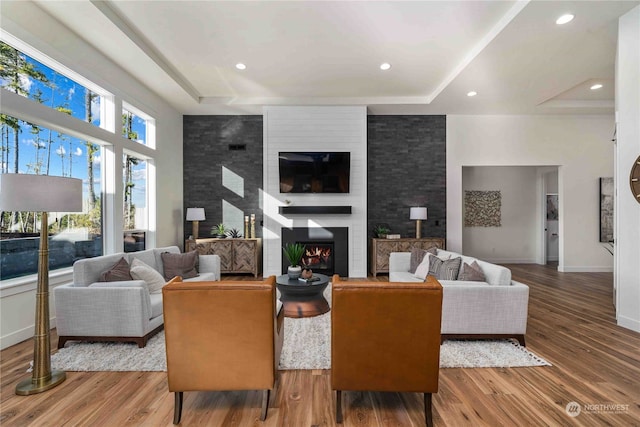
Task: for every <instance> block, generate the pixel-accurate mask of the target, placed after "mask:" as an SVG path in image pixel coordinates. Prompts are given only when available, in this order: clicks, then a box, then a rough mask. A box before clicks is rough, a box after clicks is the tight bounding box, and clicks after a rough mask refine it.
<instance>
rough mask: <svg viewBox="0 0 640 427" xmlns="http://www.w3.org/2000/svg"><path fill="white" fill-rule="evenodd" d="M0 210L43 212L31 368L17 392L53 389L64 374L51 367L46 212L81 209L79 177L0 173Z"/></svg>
mask: <svg viewBox="0 0 640 427" xmlns="http://www.w3.org/2000/svg"><path fill="white" fill-rule="evenodd" d="M0 211H3V212H42V219H41V223H40V249H39V251H38V287H37V290H36V321H35V333H34V336H33V370H32V375H31V379H26V380H23V381H20V382H19V383H18V385H16V394H19V395H22V396H27V395H30V394H36V393H42V392H43V391H47V390H49V389H52V388H53V387H55V386H57V385H58V384H60V383H61V382H63V381H64V380H65V378H66V374H65V373H64V372H63V371H52V370H51V330H50V328H49V235H48V232H47V230H48V228H49V226H48V221H47V213H48V212H79V211H82V180H80V179H75V178H63V177H57V176H48V175H27V174H17V173H6V174H2V175H0Z"/></svg>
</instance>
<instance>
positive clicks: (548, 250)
mask: <svg viewBox="0 0 640 427" xmlns="http://www.w3.org/2000/svg"><path fill="white" fill-rule="evenodd" d="M544 169H547V170H543V171H542V176H541V178H542V196H543V206H544V208H543V213H542V223H543V230H544V233H543V235H544V237H543V240H544V241H543V257H542V261H543V264H550V263H552V264H555V263H558V261H559V259H560V225H559V223H560V222H559V220H560V204H559V198H558V168H557V167H552V168H544Z"/></svg>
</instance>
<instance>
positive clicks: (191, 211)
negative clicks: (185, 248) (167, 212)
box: [187, 208, 206, 240]
mask: <svg viewBox="0 0 640 427" xmlns="http://www.w3.org/2000/svg"><path fill="white" fill-rule="evenodd" d="M205 219H206V218H205V217H204V208H187V221H192V223H191V235H192V236H193V240H196V239H197V238H198V229H199V222H200V221H204V220H205Z"/></svg>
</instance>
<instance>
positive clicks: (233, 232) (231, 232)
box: [227, 228, 242, 239]
mask: <svg viewBox="0 0 640 427" xmlns="http://www.w3.org/2000/svg"><path fill="white" fill-rule="evenodd" d="M227 236H229V237H231V238H232V239H239V238H240V237H242V234H240V230H238V229H237V228H232V229H231V230H228V231H227Z"/></svg>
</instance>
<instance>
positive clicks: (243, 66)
mask: <svg viewBox="0 0 640 427" xmlns="http://www.w3.org/2000/svg"><path fill="white" fill-rule="evenodd" d="M236 68H237V69H238V70H246V69H247V66H246V65H244V64H243V63H242V62H238V63H237V64H236Z"/></svg>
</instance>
